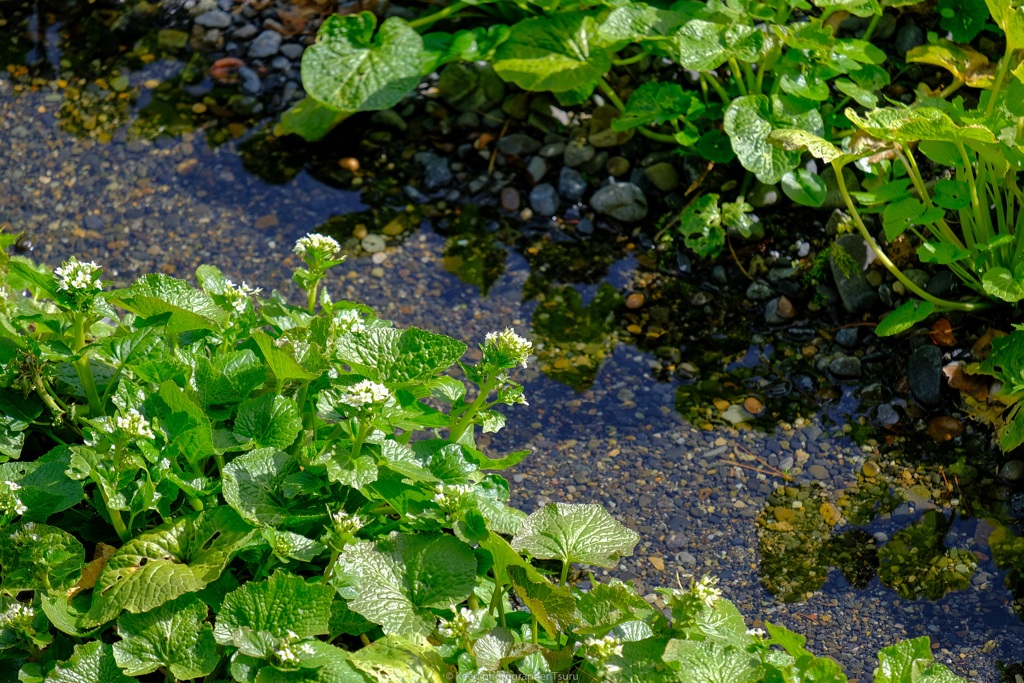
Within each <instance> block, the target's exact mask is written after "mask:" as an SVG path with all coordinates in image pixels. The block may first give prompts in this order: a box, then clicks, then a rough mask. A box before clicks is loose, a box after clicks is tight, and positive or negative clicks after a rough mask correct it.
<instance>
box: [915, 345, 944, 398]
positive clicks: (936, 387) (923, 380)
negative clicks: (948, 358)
mask: <svg viewBox="0 0 1024 683" xmlns="http://www.w3.org/2000/svg"><path fill="white" fill-rule="evenodd" d="M942 376H943V375H942V351H940V350H939V347H937V346H933V345H932V344H925V345H923V346H919V347H917V348H916V349H914V352H913V353H912V354H910V360H909V361H907V381H908V382H909V384H910V392H911V393H912V394H913V395H914V398H916V399H917V401H918V403H920V404H921V405H923V406H925V407H926V408H932V407H935V406H937V405H938V404H939V401H940V400H941V398H942Z"/></svg>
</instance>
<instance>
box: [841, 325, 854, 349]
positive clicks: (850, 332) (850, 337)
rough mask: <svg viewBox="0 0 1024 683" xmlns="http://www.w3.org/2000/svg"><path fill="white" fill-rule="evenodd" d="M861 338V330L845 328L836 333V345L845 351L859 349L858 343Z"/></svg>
mask: <svg viewBox="0 0 1024 683" xmlns="http://www.w3.org/2000/svg"><path fill="white" fill-rule="evenodd" d="M859 338H860V329H859V328H856V327H844V328H842V329H840V330H839V331H838V332H836V343H837V344H839V345H840V346H842V347H843V348H844V349H855V348H857V341H858V339H859Z"/></svg>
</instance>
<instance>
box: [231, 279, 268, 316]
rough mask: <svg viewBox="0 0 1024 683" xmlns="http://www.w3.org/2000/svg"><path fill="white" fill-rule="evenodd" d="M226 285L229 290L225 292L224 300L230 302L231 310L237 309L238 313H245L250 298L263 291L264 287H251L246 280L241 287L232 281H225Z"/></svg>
mask: <svg viewBox="0 0 1024 683" xmlns="http://www.w3.org/2000/svg"><path fill="white" fill-rule="evenodd" d="M224 284H225V285H227V288H226V289H225V290H224V298H225V299H227V300H228V303H229V304H231V308H233V309H235V312H236V313H242V312H244V311H245V302H247V301H248V300H249V297H250V296H253V295H254V294H259V293H260V292H262V291H263V288H262V287H250V286H249V285H247V284H246V283H245V281H244V280H243V281H242V284H240V285H236V284H235V283H234V282H232V281H231V280H225V281H224Z"/></svg>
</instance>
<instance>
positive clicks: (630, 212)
mask: <svg viewBox="0 0 1024 683" xmlns="http://www.w3.org/2000/svg"><path fill="white" fill-rule="evenodd" d="M590 206H591V207H593V209H594V211H597V212H598V213H603V214H605V215H607V216H611V217H612V218H617V219H619V220H620V221H624V222H627V223H630V222H634V221H639V220H642V219H643V218H644V217H645V216H647V197H645V196H644V193H643V191H642V190H641V189H640V188H639V187H637V186H636V185H634V184H633V183H611V184H610V185H605V186H604V187H601V188H600V189H598V191H597V192H595V193H594V195H593V196H592V197H591V198H590Z"/></svg>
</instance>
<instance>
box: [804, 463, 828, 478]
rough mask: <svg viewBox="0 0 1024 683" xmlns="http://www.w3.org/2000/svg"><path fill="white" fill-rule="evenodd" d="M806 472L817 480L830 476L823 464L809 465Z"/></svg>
mask: <svg viewBox="0 0 1024 683" xmlns="http://www.w3.org/2000/svg"><path fill="white" fill-rule="evenodd" d="M807 474H809V475H811V476H812V477H814V478H815V479H817V480H819V481H824V480H826V479H828V478H829V477H830V476H831V475H830V474H829V473H828V470H827V469H826V468H825V466H824V465H811V466H810V467H808V468H807Z"/></svg>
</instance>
